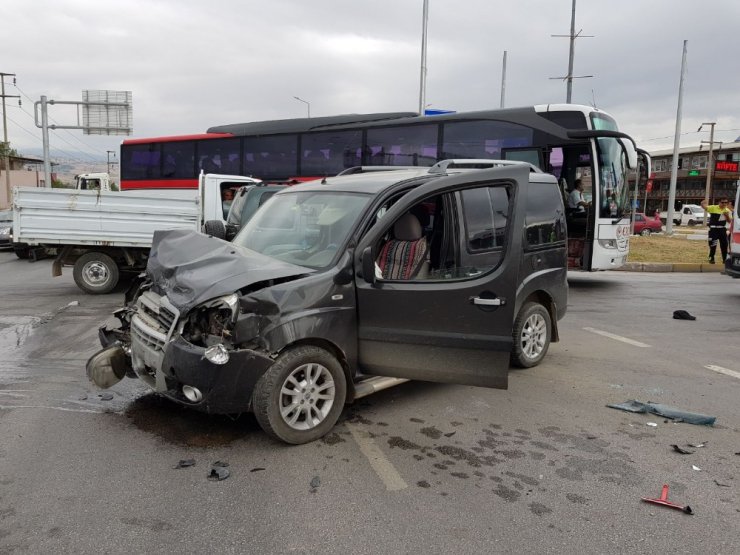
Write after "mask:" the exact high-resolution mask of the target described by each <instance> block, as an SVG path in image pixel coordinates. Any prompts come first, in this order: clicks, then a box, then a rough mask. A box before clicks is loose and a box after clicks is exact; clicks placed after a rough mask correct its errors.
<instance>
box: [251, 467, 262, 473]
mask: <svg viewBox="0 0 740 555" xmlns="http://www.w3.org/2000/svg"><path fill="white" fill-rule="evenodd" d="M260 470H265V469H264V468H263V467H261V466H257V467H255V468H253V469H252V470H250V471H249V472H259V471H260Z"/></svg>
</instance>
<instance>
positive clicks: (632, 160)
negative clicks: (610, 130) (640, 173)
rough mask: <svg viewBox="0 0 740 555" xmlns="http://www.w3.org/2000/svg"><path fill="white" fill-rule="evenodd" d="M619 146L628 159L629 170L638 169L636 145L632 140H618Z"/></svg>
mask: <svg viewBox="0 0 740 555" xmlns="http://www.w3.org/2000/svg"><path fill="white" fill-rule="evenodd" d="M618 141H619V144H621V145H622V148H623V149H624V154H625V156H626V157H627V166H628V167H629V169H631V170H634V169H636V168H637V150H636V149H635V145H634V144H633V143H632V141H630V140H622V139H618Z"/></svg>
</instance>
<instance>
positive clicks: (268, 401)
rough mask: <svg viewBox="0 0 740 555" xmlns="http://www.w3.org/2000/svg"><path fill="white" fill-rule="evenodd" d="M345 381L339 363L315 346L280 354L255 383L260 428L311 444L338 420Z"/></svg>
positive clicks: (256, 414) (293, 441) (285, 438)
mask: <svg viewBox="0 0 740 555" xmlns="http://www.w3.org/2000/svg"><path fill="white" fill-rule="evenodd" d="M346 396H347V382H346V379H345V377H344V370H343V369H342V365H341V364H339V361H337V359H336V358H335V357H334V356H333V355H332V354H330V353H329V352H328V351H325V350H324V349H321V348H319V347H314V346H310V345H307V346H303V347H296V348H293V349H289V350H287V351H285V352H284V353H283V354H281V355H280V356H279V357H278V358H277V360H276V361H275V362H274V363H273V365H272V366H270V368H269V369H268V370H267V372H265V373H264V374H263V375H262V377H261V378H260V379H259V381H258V382H257V385H256V386H255V388H254V393H253V395H252V406H253V409H254V414H255V416H256V417H257V422H259V424H260V426H261V427H262V429H263V430H264V431H265V432H267V433H268V434H269V435H271V436H273V437H275V438H277V439H280V440H282V441H284V442H286V443H292V444H294V445H297V444H300V443H308V442H309V441H314V440H315V439H318V438H320V437H322V436H323V435H325V434H327V433H328V432H329V431H330V430H331V429H332V428H333V427H334V424H335V423H336V422H337V419H338V418H339V415H340V413H341V412H342V408H344V399H345V398H346Z"/></svg>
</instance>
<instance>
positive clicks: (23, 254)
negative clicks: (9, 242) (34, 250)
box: [13, 245, 31, 260]
mask: <svg viewBox="0 0 740 555" xmlns="http://www.w3.org/2000/svg"><path fill="white" fill-rule="evenodd" d="M13 252H14V253H15V255H16V256H17V257H18V258H20V259H21V260H28V259H29V258H30V257H31V249H30V248H29V247H28V246H21V245H14V246H13Z"/></svg>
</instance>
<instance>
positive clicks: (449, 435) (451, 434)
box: [444, 432, 455, 437]
mask: <svg viewBox="0 0 740 555" xmlns="http://www.w3.org/2000/svg"><path fill="white" fill-rule="evenodd" d="M454 435H455V432H448V433H446V434H445V435H444V436H445V437H452V436H454Z"/></svg>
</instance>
